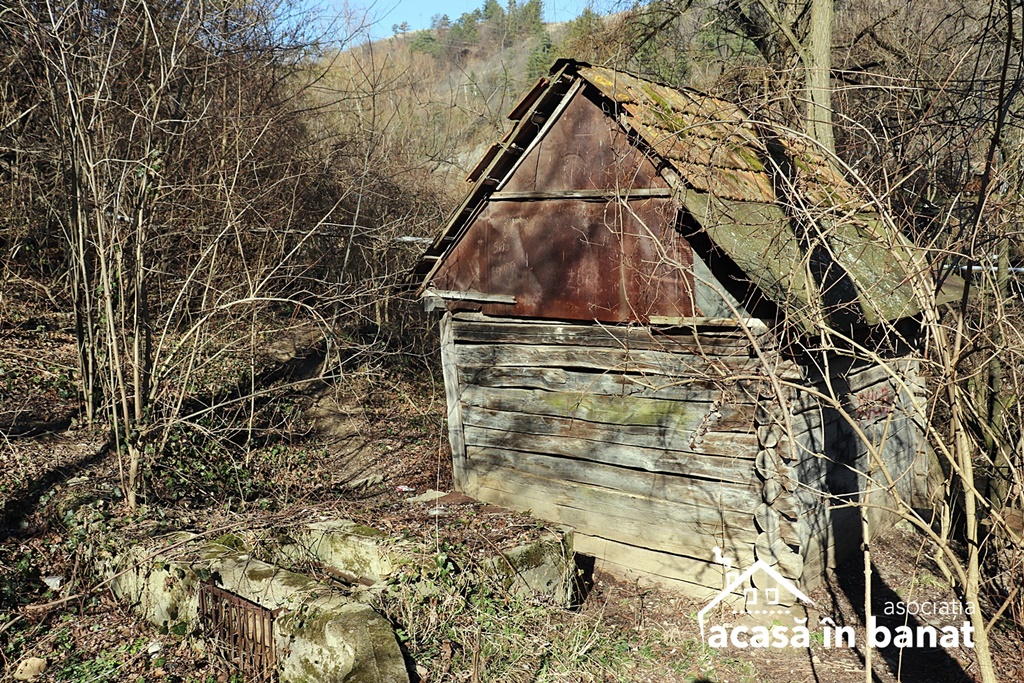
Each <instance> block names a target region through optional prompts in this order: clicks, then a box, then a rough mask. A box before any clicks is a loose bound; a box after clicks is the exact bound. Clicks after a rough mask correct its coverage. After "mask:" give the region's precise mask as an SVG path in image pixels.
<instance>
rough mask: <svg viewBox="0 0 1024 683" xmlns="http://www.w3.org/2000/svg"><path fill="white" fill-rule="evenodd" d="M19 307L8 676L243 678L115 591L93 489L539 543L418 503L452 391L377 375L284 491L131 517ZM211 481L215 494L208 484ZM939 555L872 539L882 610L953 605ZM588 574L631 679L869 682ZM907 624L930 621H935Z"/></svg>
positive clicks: (170, 520) (929, 659) (1, 600)
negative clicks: (76, 508) (135, 501)
mask: <svg viewBox="0 0 1024 683" xmlns="http://www.w3.org/2000/svg"><path fill="white" fill-rule="evenodd" d="M7 313H8V315H7V317H6V318H2V319H0V321H2V325H0V468H2V470H3V472H4V476H3V477H2V478H0V585H2V587H0V664H2V665H3V667H4V672H5V677H4V678H5V680H7V679H8V678H9V677H10V676H12V674H13V671H14V669H15V667H16V666H17V665H18V663H19V662H20V661H21V660H22V659H23V658H25V657H28V656H34V657H41V658H45V659H46V660H47V661H48V668H47V670H46V672H44V674H43V675H42V677H41V678H39V679H38V680H42V681H48V680H78V681H85V680H90V681H99V680H132V681H138V680H145V681H151V680H152V681H182V682H185V681H195V682H197V683H198V682H200V681H202V682H203V683H212V682H213V681H226V680H228V677H227V675H226V674H224V673H223V672H221V671H220V670H218V668H217V667H216V666H214V665H213V664H212V663H211V662H209V661H207V660H206V658H205V657H204V656H203V655H202V654H200V653H197V652H196V651H194V650H193V649H192V648H190V647H189V645H188V643H187V642H186V640H185V639H182V638H180V637H177V636H174V635H173V634H167V633H159V632H158V631H157V630H156V629H155V628H153V627H152V626H150V625H148V624H145V623H142V622H141V621H140V620H139V619H138V618H136V616H135V615H134V614H133V613H132V612H131V611H130V610H129V609H128V608H127V607H126V606H124V605H120V604H118V603H117V602H115V601H114V600H113V599H112V597H111V596H110V593H109V591H107V590H106V589H105V587H104V586H102V585H97V584H96V582H95V579H93V577H92V576H91V575H90V574H89V568H88V567H85V566H82V565H81V564H80V561H79V559H78V558H79V554H78V553H76V547H78V545H77V544H78V543H80V542H81V539H75V538H72V537H69V534H70V533H71V532H70V531H69V526H68V525H67V524H66V519H65V517H64V515H66V513H67V510H68V507H69V505H70V503H69V502H68V501H69V500H70V499H71V498H73V495H72V493H73V492H74V491H76V490H81V488H82V487H83V486H84V487H85V488H89V489H91V490H94V491H98V490H102V491H105V492H106V493H104V495H103V496H100V501H99V502H98V503H97V504H96V506H97V510H98V513H97V514H100V515H102V516H103V517H104V519H106V520H107V523H108V525H109V527H110V528H111V529H115V530H120V531H122V532H123V531H124V530H126V529H131V530H134V532H135V533H139V534H143V533H145V531H146V530H147V529H155V528H160V529H171V528H178V529H189V530H193V531H198V532H203V531H208V530H211V529H217V530H221V529H225V528H248V529H253V528H260V527H261V526H270V525H282V524H288V523H298V522H299V521H303V520H312V519H322V518H329V517H332V516H338V517H340V516H344V517H349V518H354V519H356V520H358V521H360V522H362V523H365V524H368V525H371V526H376V527H378V528H381V529H384V530H386V531H389V532H396V531H401V532H405V533H415V534H417V535H420V536H421V537H424V538H429V539H433V542H435V543H436V544H437V545H438V547H439V548H440V547H442V546H452V547H455V546H458V547H460V548H463V549H464V550H465V551H466V552H469V553H472V552H476V551H479V552H484V550H485V549H486V548H488V547H492V546H494V545H495V544H498V543H502V542H505V541H508V540H510V539H517V538H530V537H531V536H532V535H535V534H536V533H537V531H538V529H539V525H538V524H537V522H536V521H535V520H532V519H530V518H528V517H525V516H523V515H520V514H515V513H511V512H507V511H501V510H498V509H495V508H493V507H491V506H485V505H482V504H479V503H476V502H474V501H469V500H459V499H457V498H455V499H449V501H448V502H447V503H445V504H439V505H410V504H409V503H408V502H406V499H407V498H408V497H410V496H412V495H414V493H419V492H423V491H425V490H427V489H438V490H441V491H450V490H451V486H452V484H451V472H450V464H449V461H448V451H447V440H446V432H445V429H444V425H443V406H442V405H441V401H442V400H443V399H442V398H441V397H443V392H442V391H441V390H440V388H439V387H436V386H434V387H431V386H430V385H429V384H426V383H420V384H418V385H411V384H409V383H408V382H406V381H404V380H403V379H401V378H400V377H398V376H396V377H395V378H394V379H392V380H387V379H385V380H384V381H383V382H380V383H378V384H377V385H376V392H377V393H376V394H375V397H374V400H372V401H369V402H367V403H366V404H364V405H361V406H354V404H353V401H352V397H351V396H348V395H346V396H342V395H336V394H330V393H321V394H318V395H316V396H314V397H311V398H310V399H309V400H308V401H307V402H306V403H305V404H304V407H305V414H306V419H307V421H308V422H309V424H310V427H311V429H310V432H309V433H310V434H315V435H316V436H315V438H314V437H310V438H307V439H305V440H303V441H301V442H299V443H296V444H291V445H289V447H288V448H285V449H283V450H281V451H271V452H269V454H268V453H267V452H261V453H259V454H257V455H256V456H254V460H253V461H252V462H247V463H246V465H247V466H249V467H250V468H251V469H252V470H253V471H259V472H262V473H263V475H265V476H267V477H269V482H270V484H272V486H271V487H270V488H268V489H266V491H267V492H272V495H271V494H270V493H267V495H258V491H259V489H258V487H257V489H255V490H257V495H253V496H249V497H245V496H239V498H238V499H237V500H230V499H229V500H218V499H208V500H205V501H203V500H202V496H198V497H197V496H186V497H181V498H179V499H177V500H171V501H167V500H162V499H158V498H157V496H156V494H155V492H154V493H153V494H152V496H151V498H150V499H147V500H146V501H145V502H144V504H143V505H142V506H141V507H140V509H139V510H138V511H136V512H134V513H132V512H129V511H128V510H127V509H126V506H125V505H124V503H123V500H122V499H121V497H120V488H119V487H120V485H121V482H122V473H123V468H122V467H120V465H119V462H118V458H117V454H116V453H114V452H112V450H111V449H110V448H109V447H108V446H107V442H106V436H105V435H104V434H103V433H101V432H99V431H90V430H88V429H84V428H82V427H81V426H80V425H79V424H78V422H77V420H76V416H75V411H74V404H73V400H72V392H70V391H69V389H68V381H69V377H70V375H69V374H68V373H69V371H70V368H71V366H72V365H73V360H74V345H73V342H72V339H71V337H70V335H69V333H68V322H69V321H68V320H66V319H65V318H64V317H61V316H58V315H50V316H48V315H46V314H41V313H31V312H29V313H22V314H20V315H15V316H11V315H10V311H7ZM239 481H240V482H241V479H240V480H239ZM247 481H248V480H247ZM250 483H251V482H250ZM240 485H241V484H240ZM253 485H254V486H255V484H253ZM196 486H197V489H198V490H200V491H202V490H204V489H203V484H202V482H198V483H197V484H196ZM204 502H205V504H204ZM929 555H930V548H929V547H928V545H927V543H925V542H924V541H923V540H922V538H921V537H920V536H919V535H918V534H916V533H914V532H913V531H910V530H908V529H906V528H896V529H894V530H892V531H891V532H889V533H888V534H886V535H885V536H884V537H883V538H882V539H879V540H878V541H877V542H876V543H874V544H873V546H872V560H873V572H872V595H873V597H874V610H875V612H876V613H881V612H882V611H883V610H884V605H885V603H886V602H892V601H899V600H902V601H904V602H910V601H917V602H920V603H923V602H932V603H943V602H952V601H955V598H954V596H953V595H952V593H951V591H950V590H949V589H948V586H947V584H946V583H945V581H944V580H943V579H942V578H941V574H940V572H939V571H938V568H937V567H935V566H934V565H933V563H932V562H931V560H930V559H928V557H929ZM863 582H864V571H863V566H862V564H861V562H860V559H859V557H858V558H857V559H855V560H854V561H853V562H851V563H850V564H848V565H846V566H844V567H841V568H840V569H839V571H837V572H836V573H835V575H834V576H833V577H832V578H831V579H830V581H829V582H828V583H827V584H826V585H824V586H822V587H820V588H819V589H818V590H816V591H815V592H814V593H813V594H812V595H811V596H810V597H811V599H812V600H813V602H814V607H813V608H812V609H811V610H810V611H809V612H808V614H807V617H808V619H809V620H810V623H820V621H821V620H822V619H824V618H826V617H828V618H830V619H832V620H833V622H834V623H836V624H840V625H843V624H849V625H853V626H855V627H856V628H857V629H860V628H862V626H863V616H864V615H863V593H864V583H863ZM589 585H590V590H589V593H588V594H587V596H586V600H585V601H584V602H583V603H582V604H581V605H580V606H579V608H578V611H577V612H578V614H580V615H582V616H583V617H586V618H588V619H590V620H591V621H589V622H587V623H590V624H597V623H600V624H602V628H607V629H612V630H613V631H609V632H614V633H616V634H619V637H621V638H622V640H623V642H624V643H625V645H624V647H625V649H629V648H628V644H629V643H630V642H632V641H635V642H636V643H637V644H638V645H637V648H640V645H639V644H640V643H643V644H644V645H643V650H644V655H643V656H644V657H646V658H647V660H646V661H647V665H645V666H644V667H642V669H637V670H636V673H635V674H622V673H619V674H616V676H617V678H611V679H609V680H616V679H617V680H635V681H684V680H685V681H700V680H714V681H722V683H725V682H726V681H778V682H782V683H785V682H787V681H791V682H798V681H799V682H803V681H815V682H817V683H847V682H849V683H854V682H860V681H864V680H865V674H864V661H865V654H866V653H865V651H864V649H863V647H862V646H861V645H860V644H861V643H862V642H863V633H862V632H861V631H858V647H855V648H826V647H824V645H823V643H822V642H820V640H815V639H812V642H811V645H810V647H809V648H804V649H798V648H785V649H765V650H759V651H756V652H754V651H751V650H741V649H738V648H732V649H729V650H722V651H712V650H710V649H709V648H706V647H703V646H701V645H700V635H699V630H698V626H697V621H696V613H697V612H698V611H699V610H700V609H701V608H702V606H703V605H701V604H700V603H698V602H696V601H694V600H693V599H691V598H689V597H687V596H684V595H682V594H678V593H675V592H673V591H670V590H666V589H664V588H659V587H657V586H651V585H643V584H641V583H639V582H636V581H627V580H624V579H622V578H621V577H615V576H611V575H608V574H605V573H603V572H601V571H600V569H598V571H596V572H595V573H594V575H593V577H592V582H591V583H590V584H589ZM551 609H555V608H551ZM951 621H955V620H951ZM909 623H910V625H919V624H921V623H925V618H924V617H920V618H919V619H918V620H911V621H910V622H909ZM946 623H950V622H946ZM893 625H896V623H895V622H893ZM940 625H943V624H940ZM812 630H814V629H812ZM595 632H596V631H595ZM651 643H654V645H650V644H651ZM993 648H994V652H995V657H996V661H997V670H998V671H999V673H1000V675H1001V677H1002V680H1004V681H1019V680H1024V662H1022V661H1021V658H1020V652H1021V651H1022V639H1021V634H1020V633H1019V632H1018V631H1017V630H1016V629H1014V628H1003V627H1001V626H1000V627H997V628H996V629H995V630H994V631H993ZM972 655H973V653H972V652H971V650H970V649H969V648H961V649H943V648H933V649H908V650H905V651H904V653H903V654H902V656H901V654H900V652H898V651H896V650H894V649H892V648H889V649H883V650H881V651H878V650H875V651H873V652H872V654H871V656H872V657H873V661H874V680H876V681H880V682H883V683H886V682H889V681H904V682H906V683H937V682H942V683H946V682H949V683H953V682H955V681H974V680H977V679H978V678H977V669H976V666H975V664H974V662H973V657H972ZM447 656H450V651H449V652H446V651H445V650H444V646H442V647H441V649H440V651H439V652H438V653H435V658H443V657H447ZM411 666H412V669H413V671H420V672H421V674H420V675H423V676H425V678H424V680H430V681H431V682H432V681H434V680H437V681H440V680H452V681H456V680H472V679H475V678H476V672H467V671H461V672H459V671H454V670H452V671H447V672H446V673H443V674H438V673H430V674H426V673H425V672H426V671H427V669H426V668H422V667H418V665H417V664H416V663H415V662H413V663H411ZM430 671H432V672H436V671H441V669H437V668H436V667H435V668H434V669H430Z"/></svg>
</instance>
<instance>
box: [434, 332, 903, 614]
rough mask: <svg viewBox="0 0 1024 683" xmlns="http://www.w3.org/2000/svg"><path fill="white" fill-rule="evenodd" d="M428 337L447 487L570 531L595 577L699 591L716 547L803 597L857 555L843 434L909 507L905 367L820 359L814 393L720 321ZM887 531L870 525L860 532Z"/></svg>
mask: <svg viewBox="0 0 1024 683" xmlns="http://www.w3.org/2000/svg"><path fill="white" fill-rule="evenodd" d="M442 332H443V335H442V342H443V346H444V348H443V349H442V360H443V361H444V369H445V388H446V392H447V394H448V400H449V424H450V428H451V430H452V434H451V436H452V445H453V459H454V462H455V463H456V480H457V483H458V485H459V486H460V487H461V488H462V490H464V491H465V492H467V493H468V494H469V495H473V496H475V497H476V498H478V499H480V500H484V501H487V502H491V503H494V504H497V505H502V506H504V507H509V508H512V509H518V510H529V511H531V512H532V513H533V514H534V515H536V516H538V517H541V518H544V519H547V520H551V521H555V522H560V523H565V524H569V525H571V526H573V527H574V528H575V529H576V530H577V539H578V546H579V549H580V550H581V551H582V552H592V553H593V554H595V556H598V557H600V558H602V559H603V560H605V561H606V562H607V563H608V564H609V566H612V567H616V566H618V567H625V568H630V569H632V570H634V571H640V572H642V573H645V574H648V575H650V576H653V577H655V578H659V579H662V580H665V581H668V582H670V583H674V584H676V585H678V586H680V587H684V588H686V589H687V590H688V591H689V592H691V593H695V594H698V595H707V594H709V593H708V591H712V592H713V591H717V590H719V589H720V588H721V586H722V585H723V584H722V580H723V572H722V565H721V564H718V563H716V562H715V556H716V554H715V548H719V549H720V551H721V553H722V555H724V556H725V557H726V558H728V559H730V560H732V562H733V566H734V567H736V566H738V567H746V566H749V565H750V564H751V563H752V562H754V561H755V560H763V561H765V562H767V563H769V564H770V565H771V566H772V567H774V568H776V569H777V570H778V571H779V572H780V573H781V574H783V575H784V576H786V577H787V578H789V579H792V580H794V581H796V582H797V583H798V584H799V585H800V586H801V588H803V589H804V590H810V589H812V588H813V587H814V585H816V584H817V582H818V581H819V580H820V578H821V577H822V575H823V573H824V569H825V567H826V566H834V565H835V562H836V559H837V557H836V556H837V554H838V555H842V551H843V549H851V548H852V549H856V548H857V547H859V540H860V523H859V517H858V511H857V509H856V508H855V507H850V508H846V509H844V508H843V507H842V505H843V503H844V501H845V500H851V501H852V502H859V500H860V499H859V498H858V496H859V493H858V492H859V491H860V487H861V486H862V485H863V477H862V476H860V475H859V474H858V472H866V471H868V458H867V452H868V449H867V447H866V446H865V445H864V443H863V440H862V439H861V438H860V437H859V435H858V434H857V429H859V430H860V431H861V432H862V434H863V435H864V436H865V437H866V438H867V439H868V440H869V441H870V442H871V443H872V444H874V445H875V446H876V447H877V448H878V450H879V454H880V455H881V457H882V460H883V462H884V463H885V465H886V470H887V471H888V472H889V474H890V476H891V477H892V478H893V480H894V481H895V486H894V487H893V490H894V491H896V492H897V493H899V495H901V496H910V495H911V494H912V488H913V481H914V477H913V476H911V475H912V474H913V468H914V464H915V460H917V459H919V458H920V449H921V445H920V444H921V443H922V439H921V434H920V425H919V421H920V417H919V416H918V415H916V413H915V411H914V408H913V401H912V399H911V395H912V394H918V395H920V394H921V393H922V391H923V389H922V387H921V385H920V383H919V381H918V380H917V365H916V362H915V361H911V360H906V359H904V360H900V361H894V365H893V366H892V367H893V368H894V369H895V370H896V378H895V379H894V377H893V373H892V372H889V371H887V370H886V369H885V368H882V367H879V366H877V365H873V364H870V363H860V364H853V363H850V362H847V361H844V360H843V359H840V358H837V357H830V359H829V363H828V365H827V367H829V368H830V371H831V372H832V375H831V378H830V379H829V380H826V379H825V378H824V377H823V376H822V374H821V373H816V372H815V364H814V363H811V362H808V363H807V365H804V366H802V367H801V366H798V365H797V364H795V363H793V362H792V361H786V360H781V359H780V358H779V357H778V355H777V354H773V353H770V352H765V351H763V350H762V352H761V354H760V356H758V354H756V353H754V351H753V347H752V343H751V342H752V339H753V340H754V341H755V342H756V343H758V344H759V345H760V344H761V342H764V344H763V348H770V345H769V344H768V343H767V342H768V339H767V338H764V339H760V338H758V335H760V334H763V332H764V331H763V329H762V330H761V331H757V330H755V331H754V334H753V336H751V334H752V333H751V331H750V330H742V329H739V328H736V327H732V328H730V327H727V326H725V325H722V324H717V325H714V326H704V327H690V328H676V329H674V330H672V331H671V333H659V332H657V331H654V330H652V329H650V328H644V327H609V326H602V325H586V324H561V323H552V322H545V321H531V322H524V321H517V320H510V319H496V318H491V317H487V316H483V315H480V314H473V313H460V314H456V315H455V316H454V317H450V316H449V317H446V319H445V323H443V325H442ZM765 360H767V361H768V364H770V365H771V366H772V367H771V372H770V373H769V372H766V371H765V369H764V365H765V362H764V361H765ZM822 366H825V364H822ZM770 375H774V377H775V378H776V380H777V381H772V380H770V379H769V376H770ZM806 377H809V378H810V379H805V378H806ZM801 385H802V386H806V387H807V388H806V389H800V388H798V387H799V386H801ZM780 388H782V396H781V397H780V395H779V393H778V390H779V389H780ZM832 396H834V397H835V401H837V402H838V408H837V406H836V405H833V401H832V400H831V399H829V398H828V397H832ZM823 397H825V398H823ZM453 421H455V422H454V423H453ZM854 425H856V427H857V429H854ZM876 480H877V481H884V476H882V475H881V473H878V476H877V477H876ZM844 495H845V496H846V497H845V498H844ZM879 495H880V496H882V495H885V494H883V493H879ZM872 502H873V503H876V502H878V499H874V500H872ZM889 522H891V519H887V518H886V516H885V515H880V514H878V513H872V517H871V523H872V526H873V528H876V529H878V530H880V529H882V528H884V527H886V526H887V525H888V524H889ZM837 548H838V553H837Z"/></svg>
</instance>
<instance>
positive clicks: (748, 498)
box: [466, 445, 761, 529]
mask: <svg viewBox="0 0 1024 683" xmlns="http://www.w3.org/2000/svg"><path fill="white" fill-rule="evenodd" d="M466 457H467V459H468V460H469V462H471V463H472V464H473V466H474V469H476V470H478V471H481V472H483V471H487V470H488V469H490V468H507V469H513V470H518V471H519V472H523V473H526V474H532V475H537V476H541V477H547V478H548V479H555V480H558V481H565V482H569V483H577V484H586V485H589V486H599V487H604V488H608V489H612V490H616V491H622V492H624V493H629V494H635V495H638V496H646V497H648V498H653V499H655V500H664V501H668V502H670V503H675V504H677V505H681V506H684V507H691V506H694V507H697V508H701V510H699V512H696V513H688V514H702V513H703V509H702V508H703V507H704V506H706V505H708V504H712V503H713V504H714V506H715V510H714V516H715V518H716V519H717V518H719V517H720V516H721V515H720V512H721V511H723V510H730V511H734V512H739V513H741V515H740V517H739V518H738V519H740V520H744V519H746V517H749V518H750V519H749V520H747V522H746V525H747V526H748V527H750V528H751V529H752V528H753V521H752V520H753V515H754V510H755V509H756V505H752V504H751V503H752V502H757V501H756V500H754V499H755V498H756V496H757V494H758V493H759V492H760V489H761V484H760V482H758V481H748V482H746V483H743V484H740V483H735V482H722V481H708V480H700V479H693V478H690V477H682V476H679V475H669V474H661V473H658V472H648V471H646V470H630V469H626V468H624V467H617V466H615V465H608V464H605V463H600V462H592V461H586V460H576V459H573V458H567V457H563V456H558V455H549V454H545V453H528V452H524V451H515V450H509V449H503V448H494V447H490V446H472V445H467V446H466Z"/></svg>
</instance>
